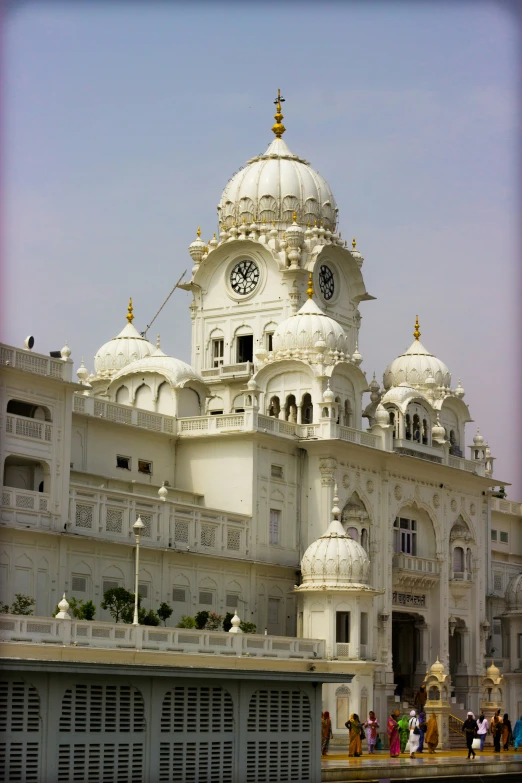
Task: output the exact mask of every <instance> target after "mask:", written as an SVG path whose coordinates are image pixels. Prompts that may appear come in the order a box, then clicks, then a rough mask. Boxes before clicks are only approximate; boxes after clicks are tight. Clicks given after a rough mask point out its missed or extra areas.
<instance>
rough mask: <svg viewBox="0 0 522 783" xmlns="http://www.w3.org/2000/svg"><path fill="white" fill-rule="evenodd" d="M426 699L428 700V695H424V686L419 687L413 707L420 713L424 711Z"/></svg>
mask: <svg viewBox="0 0 522 783" xmlns="http://www.w3.org/2000/svg"><path fill="white" fill-rule="evenodd" d="M427 698H428V694H427V693H426V686H425V685H421V686H420V688H419V690H418V691H417V693H416V694H415V706H416V707H417V708H418V709H419V712H422V711H423V710H424V707H425V706H426V700H427Z"/></svg>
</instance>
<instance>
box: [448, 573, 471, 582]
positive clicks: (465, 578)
mask: <svg viewBox="0 0 522 783" xmlns="http://www.w3.org/2000/svg"><path fill="white" fill-rule="evenodd" d="M451 579H453V580H454V581H455V582H471V581H472V579H473V575H472V574H471V573H470V572H469V571H453V572H452V574H451Z"/></svg>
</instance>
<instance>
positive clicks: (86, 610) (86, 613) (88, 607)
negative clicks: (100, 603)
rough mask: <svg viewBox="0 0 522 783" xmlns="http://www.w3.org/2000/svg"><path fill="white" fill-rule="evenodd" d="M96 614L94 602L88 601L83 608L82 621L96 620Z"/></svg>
mask: <svg viewBox="0 0 522 783" xmlns="http://www.w3.org/2000/svg"><path fill="white" fill-rule="evenodd" d="M95 614H96V607H95V605H94V604H93V602H92V601H86V602H85V603H84V605H83V606H82V617H81V619H82V620H94V615H95Z"/></svg>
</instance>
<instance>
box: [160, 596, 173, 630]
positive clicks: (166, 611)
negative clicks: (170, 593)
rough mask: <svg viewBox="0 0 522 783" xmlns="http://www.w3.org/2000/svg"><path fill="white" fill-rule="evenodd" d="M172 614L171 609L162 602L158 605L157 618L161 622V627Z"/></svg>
mask: <svg viewBox="0 0 522 783" xmlns="http://www.w3.org/2000/svg"><path fill="white" fill-rule="evenodd" d="M172 612H173V609H172V607H171V606H169V605H168V604H166V603H165V602H164V601H163V603H161V604H160V605H159V608H158V617H159V618H160V620H163V625H167V620H168V619H169V617H170V615H171V614H172Z"/></svg>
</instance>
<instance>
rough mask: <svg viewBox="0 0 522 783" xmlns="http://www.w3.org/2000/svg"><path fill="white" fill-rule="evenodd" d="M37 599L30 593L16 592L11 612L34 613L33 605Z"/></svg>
mask: <svg viewBox="0 0 522 783" xmlns="http://www.w3.org/2000/svg"><path fill="white" fill-rule="evenodd" d="M35 603H36V601H35V600H34V598H31V596H30V595H24V594H23V593H15V600H14V601H13V603H12V604H11V609H10V610H9V612H10V614H25V615H27V614H34V612H33V607H34V605H35Z"/></svg>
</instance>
